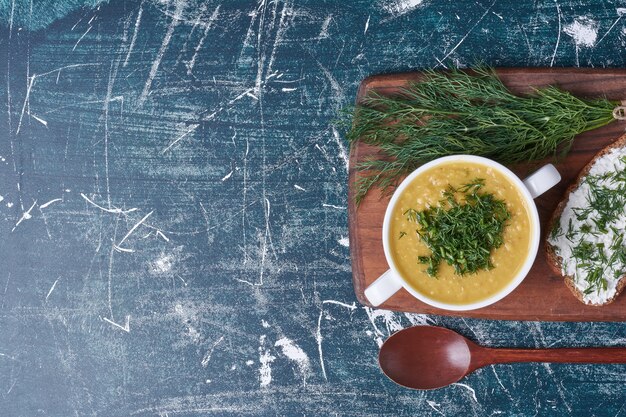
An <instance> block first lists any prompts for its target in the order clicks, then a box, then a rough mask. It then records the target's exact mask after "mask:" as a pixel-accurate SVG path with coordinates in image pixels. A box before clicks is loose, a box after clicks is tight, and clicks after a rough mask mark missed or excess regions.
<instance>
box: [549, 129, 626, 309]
mask: <svg viewBox="0 0 626 417" xmlns="http://www.w3.org/2000/svg"><path fill="white" fill-rule="evenodd" d="M624 147H626V135H623V136H621V137H619V138H618V139H617V140H616V141H615V142H613V143H612V144H610V145H608V146H607V147H605V148H604V149H602V150H601V151H600V152H598V153H597V154H596V155H595V156H594V157H593V159H592V160H591V161H589V163H588V164H587V165H585V166H584V168H583V169H582V170H581V171H580V173H579V174H578V177H576V180H575V181H574V182H573V183H572V184H571V185H570V186H569V187H568V188H567V190H566V191H565V195H564V196H563V199H561V201H560V202H559V204H558V205H557V207H556V209H555V210H554V213H553V214H552V217H551V218H550V222H549V223H548V229H547V233H546V252H547V259H548V264H549V265H550V267H551V268H552V270H554V272H555V273H557V274H559V275H561V276H563V278H564V280H565V285H566V286H567V288H569V289H570V291H571V292H572V293H573V294H574V296H575V297H576V298H578V300H580V301H581V302H582V303H585V304H587V305H593V306H603V305H607V304H609V303H611V302H613V301H614V300H615V298H617V296H618V295H619V294H620V293H621V292H622V290H623V289H624V288H625V287H626V274H624V275H623V276H622V277H621V278H620V279H619V281H618V283H617V286H616V291H615V294H614V295H613V297H611V298H610V299H608V300H606V301H604V302H602V303H591V302H587V301H585V299H584V294H583V293H582V292H581V291H580V290H579V289H578V288H576V285H575V283H574V277H573V276H570V275H563V268H562V262H563V259H562V258H561V257H560V256H559V255H557V253H556V252H555V248H554V247H553V246H552V245H551V244H550V242H549V236H550V233H551V231H552V230H553V229H554V227H555V225H556V224H557V222H559V221H560V219H561V216H562V215H563V210H564V209H565V207H566V205H567V202H568V201H569V198H570V195H571V194H572V192H574V191H576V190H577V189H578V187H579V186H580V184H581V181H582V180H583V178H585V177H586V176H587V174H589V171H590V170H591V168H592V167H593V166H594V165H595V163H596V161H597V160H598V159H599V158H601V157H602V156H604V155H606V154H607V153H609V152H610V151H611V150H613V149H617V148H624Z"/></svg>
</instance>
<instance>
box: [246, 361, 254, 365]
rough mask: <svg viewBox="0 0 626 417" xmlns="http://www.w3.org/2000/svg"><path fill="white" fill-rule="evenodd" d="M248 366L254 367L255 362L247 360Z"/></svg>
mask: <svg viewBox="0 0 626 417" xmlns="http://www.w3.org/2000/svg"><path fill="white" fill-rule="evenodd" d="M246 365H248V366H252V365H254V361H253V360H247V361H246Z"/></svg>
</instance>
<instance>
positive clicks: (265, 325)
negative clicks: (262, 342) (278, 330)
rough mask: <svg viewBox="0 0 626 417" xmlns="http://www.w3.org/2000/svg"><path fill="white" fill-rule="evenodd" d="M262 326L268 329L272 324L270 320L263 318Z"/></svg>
mask: <svg viewBox="0 0 626 417" xmlns="http://www.w3.org/2000/svg"><path fill="white" fill-rule="evenodd" d="M261 326H263V327H265V328H266V329H267V328H268V327H270V324H269V323H268V322H266V321H265V320H263V319H261Z"/></svg>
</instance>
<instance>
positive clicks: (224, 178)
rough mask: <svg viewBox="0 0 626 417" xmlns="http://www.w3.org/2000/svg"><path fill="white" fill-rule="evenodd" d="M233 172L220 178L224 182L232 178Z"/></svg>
mask: <svg viewBox="0 0 626 417" xmlns="http://www.w3.org/2000/svg"><path fill="white" fill-rule="evenodd" d="M233 172H234V171H232V170H231V171H230V172H229V173H228V174H226V175H224V177H223V178H222V181H226V180H227V179H229V178H230V177H232V176H233Z"/></svg>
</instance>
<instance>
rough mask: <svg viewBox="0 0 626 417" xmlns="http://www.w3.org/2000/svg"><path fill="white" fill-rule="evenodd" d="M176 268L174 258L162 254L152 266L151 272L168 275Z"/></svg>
mask: <svg viewBox="0 0 626 417" xmlns="http://www.w3.org/2000/svg"><path fill="white" fill-rule="evenodd" d="M173 266H174V257H173V256H172V255H167V254H165V253H162V254H161V255H160V256H159V257H158V258H157V259H156V260H155V261H154V262H153V263H152V265H151V271H152V272H153V273H155V274H167V273H168V272H170V271H171V270H172V267H173Z"/></svg>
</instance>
